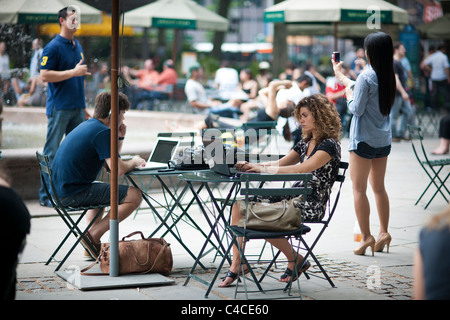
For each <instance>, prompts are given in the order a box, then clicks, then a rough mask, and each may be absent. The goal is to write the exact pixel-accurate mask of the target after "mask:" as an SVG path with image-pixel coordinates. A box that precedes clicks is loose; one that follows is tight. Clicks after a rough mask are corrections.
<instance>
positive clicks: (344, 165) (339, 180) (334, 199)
mask: <svg viewBox="0 0 450 320" xmlns="http://www.w3.org/2000/svg"><path fill="white" fill-rule="evenodd" d="M347 169H348V162H345V161H341V162H340V164H339V173H338V176H337V177H336V180H335V182H334V186H336V185H337V192H336V194H335V195H333V193H332V194H330V197H329V198H328V206H327V207H328V214H326V213H325V216H324V217H323V218H322V220H321V221H318V222H319V223H324V224H328V223H329V222H330V220H331V218H332V217H333V215H334V212H335V211H336V208H337V204H338V202H339V198H340V196H341V189H342V185H343V184H344V181H345V174H346V172H347Z"/></svg>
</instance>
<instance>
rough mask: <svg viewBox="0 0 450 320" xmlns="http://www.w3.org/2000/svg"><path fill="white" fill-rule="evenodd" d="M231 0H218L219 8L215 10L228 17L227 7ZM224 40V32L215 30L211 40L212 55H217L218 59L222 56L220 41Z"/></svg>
mask: <svg viewBox="0 0 450 320" xmlns="http://www.w3.org/2000/svg"><path fill="white" fill-rule="evenodd" d="M230 4H231V0H220V1H219V9H218V10H217V14H218V15H220V16H222V17H224V18H226V19H228V9H229V8H230ZM224 40H225V32H222V31H216V32H215V33H214V40H213V45H214V46H213V50H212V55H213V57H217V58H218V59H219V60H220V59H221V58H222V43H223V41H224Z"/></svg>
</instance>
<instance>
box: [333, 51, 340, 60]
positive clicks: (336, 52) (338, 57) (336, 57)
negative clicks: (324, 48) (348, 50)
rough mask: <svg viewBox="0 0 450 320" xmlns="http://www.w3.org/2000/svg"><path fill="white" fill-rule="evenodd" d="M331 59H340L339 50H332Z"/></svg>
mask: <svg viewBox="0 0 450 320" xmlns="http://www.w3.org/2000/svg"><path fill="white" fill-rule="evenodd" d="M333 60H334V62H339V61H341V53H340V52H339V51H334V52H333Z"/></svg>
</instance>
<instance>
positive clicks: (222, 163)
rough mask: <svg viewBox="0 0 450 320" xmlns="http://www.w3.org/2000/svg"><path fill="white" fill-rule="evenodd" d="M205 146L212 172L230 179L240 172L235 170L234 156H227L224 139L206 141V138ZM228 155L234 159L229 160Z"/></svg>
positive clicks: (204, 140) (206, 156)
mask: <svg viewBox="0 0 450 320" xmlns="http://www.w3.org/2000/svg"><path fill="white" fill-rule="evenodd" d="M203 146H204V147H205V158H206V161H207V163H208V165H209V168H210V169H211V170H212V171H214V172H216V173H218V174H220V175H224V176H229V177H230V176H234V175H236V173H238V172H239V171H238V170H236V169H235V168H233V166H234V163H233V162H234V155H232V154H227V150H226V148H225V146H224V145H223V142H222V139H219V138H216V139H205V137H204V138H203ZM228 155H230V156H233V158H232V159H229V157H228Z"/></svg>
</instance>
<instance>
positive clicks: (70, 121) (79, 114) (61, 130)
mask: <svg viewBox="0 0 450 320" xmlns="http://www.w3.org/2000/svg"><path fill="white" fill-rule="evenodd" d="M47 119H48V122H47V140H46V141H45V145H44V151H43V153H44V155H46V156H47V157H48V159H49V162H50V163H49V166H51V165H52V162H53V159H54V158H55V155H56V151H57V150H58V148H59V144H60V143H61V140H62V138H63V137H64V135H67V134H69V132H70V131H72V130H73V129H75V127H76V126H78V125H79V124H80V123H82V122H83V121H84V120H85V118H84V109H65V110H55V109H53V114H52V115H51V116H48V117H47ZM44 179H45V180H46V182H47V183H46V184H47V186H50V184H49V183H48V178H47V177H46V176H45V175H44ZM49 190H50V188H49ZM39 200H40V201H44V202H45V201H48V197H47V194H46V193H45V189H44V187H43V185H42V182H41V188H40V189H39Z"/></svg>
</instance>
